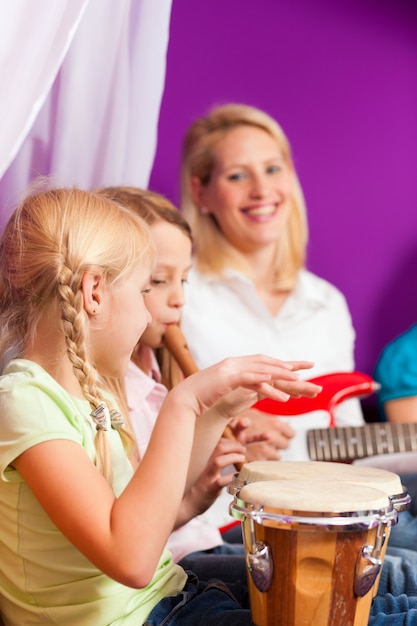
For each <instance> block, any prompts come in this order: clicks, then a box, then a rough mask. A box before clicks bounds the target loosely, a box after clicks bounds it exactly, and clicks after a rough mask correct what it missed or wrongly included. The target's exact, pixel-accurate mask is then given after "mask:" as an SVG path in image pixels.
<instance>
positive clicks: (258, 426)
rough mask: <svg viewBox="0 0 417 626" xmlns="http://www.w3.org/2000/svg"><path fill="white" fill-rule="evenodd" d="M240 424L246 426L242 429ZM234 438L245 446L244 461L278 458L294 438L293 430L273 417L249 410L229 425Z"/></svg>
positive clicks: (274, 459)
mask: <svg viewBox="0 0 417 626" xmlns="http://www.w3.org/2000/svg"><path fill="white" fill-rule="evenodd" d="M241 424H243V425H245V424H246V426H245V427H244V428H243V429H242V428H241ZM229 426H230V428H231V430H232V432H233V434H234V436H235V437H236V438H237V439H239V441H240V442H241V443H242V444H244V445H245V446H246V461H248V462H249V461H258V460H268V461H276V460H277V459H279V458H280V453H279V451H280V450H286V449H287V448H288V447H289V445H290V443H291V439H292V438H293V437H294V435H295V432H294V429H293V428H292V427H291V426H290V425H289V424H288V423H287V422H284V421H282V420H280V419H279V418H278V417H276V416H275V415H271V414H269V413H263V412H262V411H258V410H257V409H249V410H248V411H245V412H244V413H243V414H242V415H239V418H238V419H235V420H231V423H230V424H229Z"/></svg>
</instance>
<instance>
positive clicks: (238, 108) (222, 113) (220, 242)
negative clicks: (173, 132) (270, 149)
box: [181, 104, 308, 290]
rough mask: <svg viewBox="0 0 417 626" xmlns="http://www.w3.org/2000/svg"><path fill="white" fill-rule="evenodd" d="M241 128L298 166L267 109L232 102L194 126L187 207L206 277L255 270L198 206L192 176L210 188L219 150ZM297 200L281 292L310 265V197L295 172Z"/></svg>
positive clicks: (186, 148) (280, 250)
mask: <svg viewBox="0 0 417 626" xmlns="http://www.w3.org/2000/svg"><path fill="white" fill-rule="evenodd" d="M239 126H252V127H254V128H259V129H261V130H264V131H265V132H266V133H268V135H270V136H271V137H272V138H273V139H274V140H275V141H276V143H277V145H278V148H279V149H280V151H281V153H282V156H283V158H284V160H285V161H286V162H287V163H291V162H292V158H291V148H290V144H289V142H288V139H287V137H286V136H285V134H284V132H283V130H282V128H281V127H280V126H279V124H278V123H277V122H276V121H275V120H274V119H273V118H272V117H270V116H269V115H268V114H267V113H264V112H263V111H261V110H259V109H257V108H254V107H251V106H247V105H243V104H226V105H223V106H219V107H215V108H214V109H212V110H211V111H210V112H209V114H208V115H207V116H205V117H201V118H199V119H197V120H196V121H195V122H194V123H193V124H191V126H190V127H189V128H188V131H187V132H186V134H185V137H184V141H183V147H182V164H181V208H182V211H183V213H184V216H185V218H186V219H187V221H188V222H189V224H190V226H191V229H192V232H193V237H194V243H195V252H196V261H195V263H196V267H197V269H198V270H199V271H200V272H202V273H206V274H207V273H215V274H222V272H223V271H224V270H225V269H226V268H227V267H232V268H235V269H237V270H239V271H241V272H243V273H244V274H246V275H247V276H248V277H250V278H251V277H252V276H251V269H250V268H249V267H248V265H247V263H246V261H245V260H244V259H243V257H242V256H241V255H240V253H239V252H238V251H237V250H236V249H235V248H234V247H233V246H231V245H230V244H229V242H228V241H227V240H226V238H225V237H224V236H223V234H222V233H221V231H220V229H219V227H218V225H217V223H216V222H215V221H214V220H213V219H212V217H211V216H210V215H209V214H203V213H202V212H201V210H200V207H198V206H197V204H196V203H195V202H194V199H193V194H192V178H193V177H197V178H198V179H199V180H200V181H201V183H202V185H207V184H208V183H209V182H210V178H211V175H212V172H213V168H214V165H215V162H214V149H215V147H216V145H217V144H218V143H219V141H221V140H222V139H223V137H224V136H225V135H226V134H227V133H228V132H230V131H231V130H233V129H234V128H236V127H239ZM293 179H294V185H293V201H292V208H291V212H290V215H289V218H288V220H287V222H286V227H285V230H284V231H283V232H282V233H281V234H280V236H279V243H278V245H277V255H276V260H275V276H274V277H273V283H274V285H275V287H276V288H278V289H284V290H286V289H291V288H292V287H293V286H294V283H295V280H296V276H297V273H298V270H299V269H300V268H302V267H303V266H304V264H305V256H306V248H307V239H308V226H307V214H306V208H305V202H304V196H303V192H302V189H301V186H300V184H299V181H298V178H297V175H296V173H295V172H294V177H293Z"/></svg>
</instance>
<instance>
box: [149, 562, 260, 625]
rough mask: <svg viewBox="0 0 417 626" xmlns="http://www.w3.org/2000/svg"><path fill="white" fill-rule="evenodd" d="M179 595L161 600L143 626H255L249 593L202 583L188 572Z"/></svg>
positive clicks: (234, 587)
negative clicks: (251, 613)
mask: <svg viewBox="0 0 417 626" xmlns="http://www.w3.org/2000/svg"><path fill="white" fill-rule="evenodd" d="M188 574H189V576H188V580H187V583H186V585H185V587H184V589H183V590H182V592H181V593H179V594H178V595H176V596H171V597H168V598H164V599H163V600H161V601H160V602H159V603H158V604H157V605H156V607H155V608H154V609H153V611H152V612H151V613H150V615H149V616H148V619H147V620H146V622H145V624H144V626H250V625H251V626H252V625H253V622H252V620H251V616H250V610H249V608H248V607H249V598H248V594H247V590H246V589H245V588H244V587H242V586H241V585H227V586H226V585H225V584H224V583H222V582H220V581H210V582H208V583H203V582H200V581H199V580H198V578H197V577H196V576H194V574H192V573H191V572H188Z"/></svg>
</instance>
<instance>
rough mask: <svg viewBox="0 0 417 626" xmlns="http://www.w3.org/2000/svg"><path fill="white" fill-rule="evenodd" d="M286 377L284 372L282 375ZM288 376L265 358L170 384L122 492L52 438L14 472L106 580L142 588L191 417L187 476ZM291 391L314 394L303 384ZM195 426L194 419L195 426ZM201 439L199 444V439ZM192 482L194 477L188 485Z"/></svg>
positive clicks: (169, 523) (181, 464)
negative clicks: (232, 421) (240, 414)
mask: <svg viewBox="0 0 417 626" xmlns="http://www.w3.org/2000/svg"><path fill="white" fill-rule="evenodd" d="M287 372H288V374H287ZM292 378H293V374H292V373H291V372H290V371H289V370H285V369H284V368H283V367H282V365H281V364H280V362H279V361H276V360H275V359H271V358H269V357H263V356H257V357H242V358H236V359H227V360H226V361H224V362H222V363H220V364H218V365H216V366H213V367H211V368H209V369H208V370H205V371H202V372H199V373H198V374H195V375H194V376H193V377H190V378H188V379H186V380H185V381H183V382H182V383H180V384H179V385H177V386H176V387H175V388H174V389H173V390H172V391H171V392H170V394H169V395H168V398H167V400H166V402H165V403H164V406H163V408H162V410H161V413H160V415H159V418H158V420H157V423H156V425H155V428H154V431H153V433H152V437H151V440H150V442H149V446H148V449H147V451H146V453H145V455H144V456H143V458H142V460H141V462H140V464H139V467H138V468H137V470H136V471H135V473H134V475H133V477H132V479H131V480H130V482H129V483H128V485H127V486H126V488H125V489H124V491H123V493H122V494H121V495H120V496H119V497H118V498H116V497H115V495H114V493H113V490H112V488H111V486H110V485H109V484H108V483H107V481H106V480H105V479H104V477H103V476H102V475H101V474H100V472H99V471H98V470H97V468H96V467H95V465H94V464H93V463H92V462H91V461H90V459H89V458H88V456H87V454H86V453H85V451H84V450H83V448H82V447H81V446H80V445H78V444H76V443H74V442H71V441H66V440H65V441H64V440H51V441H47V442H43V443H40V444H38V445H35V446H33V447H31V448H29V449H28V450H27V451H25V452H24V453H22V454H21V455H20V456H19V457H17V458H16V459H15V462H14V466H15V467H16V469H17V470H18V471H19V473H20V474H21V476H22V477H23V479H24V480H25V481H26V482H27V484H28V485H29V487H30V488H31V489H32V491H33V493H34V495H35V497H36V498H37V499H38V500H39V502H40V504H41V505H42V506H43V508H44V509H45V511H46V512H47V514H48V515H49V517H50V518H51V519H52V521H53V522H54V523H55V524H56V526H57V527H58V528H59V529H60V530H61V531H62V532H63V533H64V534H65V536H66V537H67V538H68V539H69V541H71V542H72V543H73V544H74V545H75V546H76V547H77V548H78V549H79V550H80V551H81V552H82V553H83V554H84V555H85V556H86V557H87V558H88V559H89V560H90V561H91V562H92V563H94V564H95V565H96V567H98V568H99V569H100V570H101V571H103V572H104V573H106V574H107V575H108V576H110V577H112V578H114V579H116V580H118V581H120V582H122V583H123V584H126V585H129V586H132V587H144V586H146V585H147V584H148V583H149V582H150V580H151V579H152V576H153V574H154V572H155V569H156V567H157V564H158V561H159V558H160V555H161V553H162V550H163V548H164V546H165V544H166V541H167V539H168V536H169V534H170V533H171V531H172V528H173V527H174V525H175V520H176V517H177V513H178V510H179V507H180V503H181V500H182V498H183V494H184V491H185V485H186V481H187V474H188V470H189V464H190V456H191V453H192V451H193V443H194V430H195V428H194V427H195V424H196V417H198V416H199V415H200V414H201V413H203V412H205V411H208V409H211V411H210V413H211V418H209V416H208V415H206V418H204V419H202V420H201V422H202V424H203V426H204V428H202V429H198V440H197V444H198V445H197V447H196V449H197V450H198V454H199V455H201V457H204V458H201V459H198V461H197V460H196V459H195V458H194V456H193V464H192V471H191V475H192V476H193V478H195V477H196V476H198V475H199V474H200V473H201V470H200V471H198V473H197V474H195V472H196V469H197V468H198V467H201V468H202V467H204V465H205V464H206V462H207V459H208V458H209V456H210V454H211V452H212V450H213V449H214V447H215V444H216V442H217V441H218V439H219V437H220V434H221V432H222V429H223V428H224V426H225V424H226V423H227V422H228V419H229V417H230V416H231V414H232V413H234V411H236V410H241V407H242V405H246V404H247V403H248V402H251V403H253V401H254V400H255V399H257V398H258V394H262V395H268V396H270V397H272V398H274V399H279V398H281V397H282V392H280V391H278V390H277V389H276V388H275V387H274V386H273V385H274V384H276V385H280V386H286V384H285V383H283V380H285V379H286V380H287V381H288V380H291V379H292ZM288 384H289V385H290V386H291V387H292V388H293V390H298V392H300V393H302V392H303V390H304V391H305V393H314V392H315V391H316V390H319V389H315V388H314V387H313V386H312V385H311V386H310V387H309V386H308V385H307V386H306V383H305V382H301V381H300V382H295V383H288ZM198 422H200V420H197V423H198ZM204 433H205V434H206V436H207V441H206V442H205V443H204V442H203V441H202V440H201V439H200V437H201V436H202V435H203V434H204ZM191 482H194V479H193V480H192V481H191Z"/></svg>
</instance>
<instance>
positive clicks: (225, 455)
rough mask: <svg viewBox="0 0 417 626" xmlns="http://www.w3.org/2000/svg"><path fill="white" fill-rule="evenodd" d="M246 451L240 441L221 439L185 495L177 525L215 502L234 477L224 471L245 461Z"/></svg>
mask: <svg viewBox="0 0 417 626" xmlns="http://www.w3.org/2000/svg"><path fill="white" fill-rule="evenodd" d="M245 452H246V448H245V447H244V446H243V445H242V444H241V443H240V442H239V441H232V440H231V439H225V438H224V437H222V438H221V439H220V441H219V443H218V444H217V446H216V447H215V449H214V451H213V454H212V455H211V457H210V459H209V460H208V463H207V465H206V466H205V468H204V470H203V471H202V473H201V474H200V476H199V478H198V479H197V480H196V482H195V483H194V485H193V486H192V487H191V489H190V490H189V492H188V493H187V494H186V495H185V496H184V499H183V501H182V503H181V508H180V512H179V516H178V518H177V524H176V527H178V526H181V525H183V524H185V523H186V522H188V521H189V520H190V519H192V518H193V517H195V516H196V515H201V513H204V511H206V510H207V509H208V508H209V507H210V506H211V505H212V504H213V502H214V501H215V500H216V499H217V497H218V496H219V495H220V493H221V491H222V489H223V487H225V486H226V485H228V484H229V483H230V481H231V480H232V478H233V473H232V474H222V471H223V470H224V469H225V468H226V467H229V466H233V465H234V464H235V463H243V462H244V460H245Z"/></svg>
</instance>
